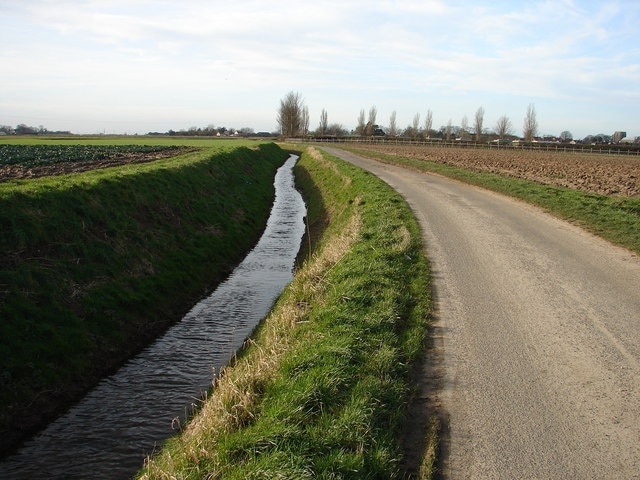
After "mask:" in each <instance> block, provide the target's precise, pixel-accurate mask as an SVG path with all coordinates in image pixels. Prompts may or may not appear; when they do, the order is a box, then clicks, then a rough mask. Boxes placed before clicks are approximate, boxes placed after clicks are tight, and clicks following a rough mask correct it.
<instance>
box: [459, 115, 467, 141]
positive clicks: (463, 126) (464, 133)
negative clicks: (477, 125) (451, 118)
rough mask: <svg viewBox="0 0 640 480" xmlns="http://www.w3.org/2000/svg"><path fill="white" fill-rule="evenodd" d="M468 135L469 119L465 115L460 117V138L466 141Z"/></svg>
mask: <svg viewBox="0 0 640 480" xmlns="http://www.w3.org/2000/svg"><path fill="white" fill-rule="evenodd" d="M468 133H469V119H468V118H467V116H466V115H465V116H464V117H462V120H461V121H460V137H461V138H465V139H466V138H467V134H468Z"/></svg>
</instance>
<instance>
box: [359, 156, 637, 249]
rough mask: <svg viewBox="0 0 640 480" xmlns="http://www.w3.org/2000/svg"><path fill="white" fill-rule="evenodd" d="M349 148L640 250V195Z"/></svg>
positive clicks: (628, 247) (617, 243)
mask: <svg viewBox="0 0 640 480" xmlns="http://www.w3.org/2000/svg"><path fill="white" fill-rule="evenodd" d="M348 150H351V151H353V152H354V153H359V154H361V155H366V156H369V157H372V158H376V159H379V160H381V161H384V162H388V163H392V164H396V165H402V166H405V167H408V168H412V169H415V170H417V171H422V172H434V173H438V174H441V175H444V176H447V177H450V178H455V179H456V180H460V181H463V182H466V183H469V184H472V185H477V186H479V187H483V188H486V189H489V190H493V191H495V192H499V193H502V194H505V195H509V196H512V197H514V198H518V199H520V200H524V201H526V202H528V203H531V204H533V205H537V206H539V207H542V208H543V209H545V210H547V211H548V212H550V213H552V214H553V215H556V216H557V217H559V218H562V219H565V220H568V221H570V222H572V223H574V224H576V225H579V226H580V227H582V228H584V229H586V230H588V231H590V232H591V233H593V234H595V235H598V236H600V237H602V238H604V239H606V240H608V241H610V242H612V243H614V244H616V245H619V246H622V247H625V248H627V249H629V250H631V251H633V252H635V253H637V254H640V198H632V197H620V196H613V195H598V194H594V193H587V192H582V191H579V190H574V189H569V188H561V187H553V186H549V185H542V184H539V183H535V182H532V181H528V180H524V179H519V178H513V177H507V176H503V175H497V174H492V173H482V172H472V171H469V170H464V169H461V168H457V167H453V166H449V165H444V164H441V163H436V162H429V161H424V160H416V159H410V158H403V157H398V156H395V155H388V154H383V153H378V152H373V151H368V150H366V149H351V148H348Z"/></svg>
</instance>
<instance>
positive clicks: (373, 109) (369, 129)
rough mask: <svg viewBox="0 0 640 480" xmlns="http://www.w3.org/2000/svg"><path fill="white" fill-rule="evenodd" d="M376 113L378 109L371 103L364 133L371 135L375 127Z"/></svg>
mask: <svg viewBox="0 0 640 480" xmlns="http://www.w3.org/2000/svg"><path fill="white" fill-rule="evenodd" d="M377 115H378V109H377V108H376V106H375V105H373V106H372V107H371V108H370V109H369V120H367V125H366V127H365V132H364V133H365V135H368V136H371V135H373V132H374V130H375V128H376V116H377Z"/></svg>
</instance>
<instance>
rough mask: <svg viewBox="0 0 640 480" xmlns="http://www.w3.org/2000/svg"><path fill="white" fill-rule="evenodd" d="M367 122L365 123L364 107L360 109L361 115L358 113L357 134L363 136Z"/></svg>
mask: <svg viewBox="0 0 640 480" xmlns="http://www.w3.org/2000/svg"><path fill="white" fill-rule="evenodd" d="M365 128H366V124H365V123H364V108H363V109H361V110H360V115H358V125H357V126H356V131H355V134H356V135H359V136H363V135H364V134H365V133H366V132H365Z"/></svg>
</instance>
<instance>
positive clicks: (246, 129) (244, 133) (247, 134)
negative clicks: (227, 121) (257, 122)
mask: <svg viewBox="0 0 640 480" xmlns="http://www.w3.org/2000/svg"><path fill="white" fill-rule="evenodd" d="M238 133H239V134H240V135H241V136H243V137H251V136H253V135H255V131H254V130H253V128H249V127H242V128H241V129H240V130H238Z"/></svg>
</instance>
